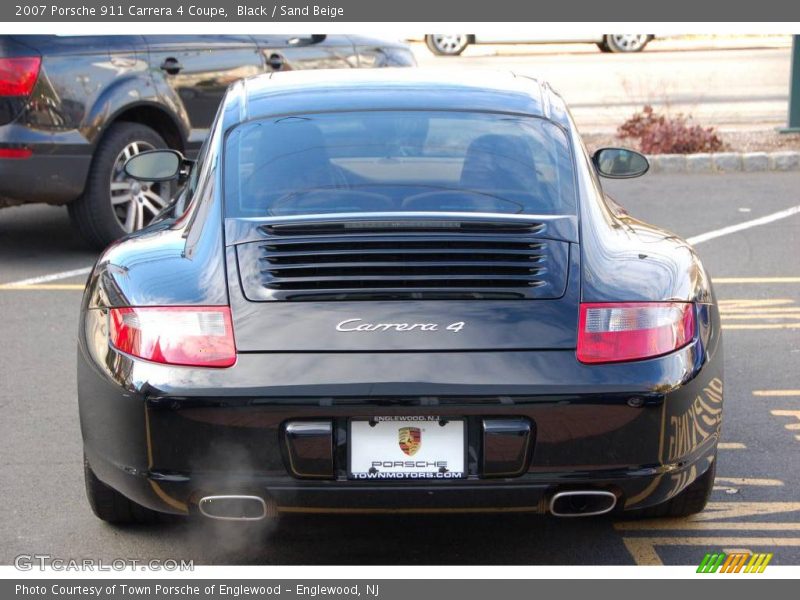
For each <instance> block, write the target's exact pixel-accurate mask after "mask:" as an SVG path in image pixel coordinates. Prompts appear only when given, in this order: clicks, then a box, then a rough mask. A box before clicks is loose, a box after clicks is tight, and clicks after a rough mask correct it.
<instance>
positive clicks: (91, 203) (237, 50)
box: [0, 35, 415, 247]
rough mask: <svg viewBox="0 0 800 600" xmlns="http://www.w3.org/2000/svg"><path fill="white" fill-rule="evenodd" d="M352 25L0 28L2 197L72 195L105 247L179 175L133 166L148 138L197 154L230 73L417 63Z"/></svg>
mask: <svg viewBox="0 0 800 600" xmlns="http://www.w3.org/2000/svg"><path fill="white" fill-rule="evenodd" d="M414 65H415V61H414V57H413V55H412V54H411V52H410V50H409V49H408V47H407V46H405V45H403V44H401V43H399V42H385V41H379V40H375V39H369V38H365V37H361V36H345V35H333V36H326V35H271V36H263V35H254V36H249V35H238V36H237V35H224V36H223V35H219V36H213V35H212V36H208V35H203V36H201V35H155V36H154V35H122V36H55V35H35V36H34V35H32V36H16V35H13V36H7V35H6V36H0V207H3V206H12V205H17V204H24V203H29V202H45V203H48V204H67V205H68V208H69V214H70V217H71V220H72V222H73V224H74V225H75V226H76V227H77V228H78V230H79V231H80V233H81V234H82V235H83V237H84V238H85V239H86V240H87V241H88V242H89V243H90V244H91V245H93V246H96V247H102V246H105V245H107V244H108V243H110V242H112V241H113V240H115V239H117V238H119V237H121V236H122V235H124V234H126V233H130V232H132V231H136V230H137V229H141V228H142V227H144V226H145V225H147V224H148V223H149V222H150V221H151V220H152V219H153V217H154V216H155V215H156V214H158V213H159V212H160V211H161V210H162V209H163V208H164V207H166V206H167V204H168V203H169V201H170V197H171V196H172V194H173V192H174V189H173V185H172V184H166V183H161V184H158V183H154V184H147V183H140V182H137V181H134V180H132V179H130V178H129V177H128V176H126V175H125V173H124V171H123V168H122V167H123V165H124V163H125V162H126V161H127V160H128V159H129V158H130V157H131V156H133V155H134V154H138V153H139V152H142V151H143V150H152V149H157V148H167V147H169V148H174V149H176V150H179V151H181V152H183V153H184V154H186V155H187V156H189V157H192V156H194V155H195V154H196V152H197V150H198V149H199V147H200V144H201V143H202V141H203V139H204V138H205V136H206V133H207V131H208V127H209V126H210V125H211V122H212V121H213V119H214V115H215V113H216V111H217V107H218V105H219V103H220V101H221V99H222V97H223V94H224V92H225V90H226V89H227V87H228V85H229V84H230V83H232V82H233V81H236V80H237V79H241V78H243V77H248V76H251V75H255V74H258V73H264V72H272V71H288V70H294V69H337V68H371V67H393V66H403V67H407V66H414Z"/></svg>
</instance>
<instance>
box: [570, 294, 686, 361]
mask: <svg viewBox="0 0 800 600" xmlns="http://www.w3.org/2000/svg"><path fill="white" fill-rule="evenodd" d="M694 327H695V325H694V305H693V304H691V303H688V302H623V303H594V304H581V309H580V320H579V323H578V351H577V355H578V360H579V361H581V362H583V363H606V362H621V361H629V360H641V359H644V358H652V357H654V356H660V355H662V354H667V353H669V352H672V351H673V350H677V349H678V348H682V347H683V346H685V345H686V344H688V343H689V342H690V341H692V338H694Z"/></svg>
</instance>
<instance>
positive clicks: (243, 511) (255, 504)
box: [197, 495, 274, 521]
mask: <svg viewBox="0 0 800 600" xmlns="http://www.w3.org/2000/svg"><path fill="white" fill-rule="evenodd" d="M197 508H198V510H199V511H200V514H201V515H203V516H204V517H208V518H209V519H219V520H222V521H261V520H262V519H264V518H266V517H267V513H268V507H267V503H266V502H265V501H264V499H263V498H261V497H260V496H242V495H223V496H203V497H202V498H200V501H199V502H198V503H197ZM273 512H274V511H273Z"/></svg>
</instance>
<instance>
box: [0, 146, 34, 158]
mask: <svg viewBox="0 0 800 600" xmlns="http://www.w3.org/2000/svg"><path fill="white" fill-rule="evenodd" d="M31 154H33V152H32V151H31V149H30V148H0V158H30V157H31Z"/></svg>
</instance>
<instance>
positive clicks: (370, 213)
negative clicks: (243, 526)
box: [78, 70, 723, 523]
mask: <svg viewBox="0 0 800 600" xmlns="http://www.w3.org/2000/svg"><path fill="white" fill-rule="evenodd" d="M125 168H126V172H127V173H128V175H130V176H131V177H133V178H135V179H136V180H138V181H139V183H137V184H136V185H139V186H141V187H143V188H147V187H148V186H150V185H153V184H154V182H164V181H172V180H177V181H178V183H179V184H180V186H179V190H180V191H179V193H178V195H177V197H176V198H175V200H174V202H173V203H172V204H171V206H170V207H169V209H168V210H166V211H165V212H163V213H162V214H161V215H160V217H159V218H158V219H157V220H156V221H155V222H154V223H153V224H151V225H150V226H148V227H147V228H145V229H143V230H141V231H139V232H136V233H134V234H132V235H130V236H128V237H127V238H124V239H122V240H121V241H119V242H116V243H115V244H113V245H112V246H110V247H109V248H108V249H106V250H105V252H104V253H103V254H102V255H101V256H100V258H99V259H98V261H97V264H96V266H95V268H94V271H93V273H92V275H91V276H90V279H89V281H88V284H87V287H86V292H85V295H84V298H83V304H82V315H81V322H80V335H79V353H78V354H79V356H78V387H79V399H80V417H81V426H82V431H83V439H84V449H85V457H86V458H85V473H86V487H87V492H88V496H89V501H90V503H91V506H92V508H93V509H94V512H95V513H96V514H97V516H98V517H100V518H101V519H104V520H106V521H110V522H117V523H123V522H144V521H152V520H154V519H156V518H157V517H159V516H160V515H162V514H164V513H172V514H200V515H205V516H206V517H210V518H217V519H236V520H260V519H264V518H267V517H272V516H275V515H278V514H279V513H281V512H329V513H337V512H357V511H363V512H366V513H370V512H414V511H419V512H436V511H441V512H447V511H461V512H464V511H476V512H481V511H494V510H497V511H531V512H540V513H550V514H552V515H556V516H564V517H573V516H588V515H598V514H603V513H610V512H615V513H621V512H623V511H625V512H626V513H627V514H632V515H643V516H657V515H674V516H677V515H686V514H689V513H693V512H697V511H700V510H702V509H703V507H704V505H705V503H706V501H707V499H708V496H709V493H710V491H711V488H712V484H713V480H714V468H715V458H716V447H717V441H718V439H719V431H720V424H721V415H722V382H723V375H722V346H721V343H720V321H719V312H718V307H717V303H716V301H715V297H714V292H713V289H712V287H711V282H710V279H709V277H708V275H707V274H706V271H705V270H704V268H703V266H702V264H701V263H700V261H699V259H698V257H697V255H696V254H695V252H694V251H693V249H692V248H691V247H690V246H689V245H688V244H687V243H686V242H685V241H683V240H681V239H679V238H678V237H676V236H675V235H673V234H671V233H669V232H667V231H664V230H662V229H659V228H657V227H654V226H652V225H648V224H646V223H643V222H641V221H638V220H636V219H635V218H633V217H631V216H630V215H628V213H627V212H625V211H624V210H623V209H622V208H621V207H620V206H619V205H617V204H616V203H614V202H613V201H612V200H611V199H609V198H607V197H606V196H605V195H604V193H603V190H602V186H601V183H600V179H599V177H600V176H605V177H616V178H625V177H635V176H638V175H642V174H644V173H645V172H646V171H647V168H648V164H647V159H646V158H645V157H644V156H642V155H640V154H638V153H636V152H633V151H630V150H624V149H615V148H604V149H601V150H599V151H597V152H596V153H594V155H593V156H590V155H589V154H588V153H587V151H586V149H585V147H584V146H583V144H582V142H581V139H580V136H579V135H578V133H577V131H576V129H575V125H574V123H573V121H572V119H571V117H570V115H569V112H568V110H567V107H566V106H565V104H564V102H563V100H562V99H561V98H560V97H559V96H558V95H556V94H555V93H554V92H553V91H552V90H551V89H550V88H549V87H548V86H547V85H546V84H543V83H539V82H537V81H536V80H533V79H530V78H527V77H521V76H516V75H514V74H510V73H508V74H494V73H493V74H482V75H473V76H472V77H471V78H469V79H464V78H460V77H455V76H453V75H452V74H448V73H442V72H426V71H424V70H414V71H401V70H382V71H358V72H324V71H318V72H303V73H280V74H273V75H271V76H259V77H255V78H252V79H246V80H243V81H240V82H237V83H235V84H234V85H233V86H232V87H231V88H230V89H229V91H228V93H227V95H226V96H225V99H224V101H223V103H222V105H221V106H220V108H219V111H218V113H217V117H216V119H215V121H214V124H213V126H212V128H211V133H210V135H209V137H208V139H207V140H206V142H205V144H204V146H203V149H202V150H201V152H200V154H199V157H198V159H197V161H196V162H193V161H189V160H187V159H185V158H184V157H183V156H181V155H180V154H179V153H178V152H176V151H173V150H154V151H151V152H143V153H141V154H139V155H137V156H135V157H134V158H132V159H131V160H130V161H129V162H128V163H127V165H126V167H125Z"/></svg>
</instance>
